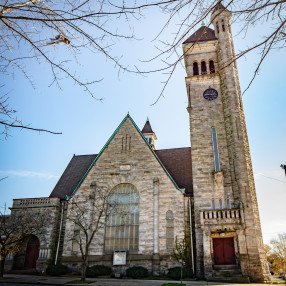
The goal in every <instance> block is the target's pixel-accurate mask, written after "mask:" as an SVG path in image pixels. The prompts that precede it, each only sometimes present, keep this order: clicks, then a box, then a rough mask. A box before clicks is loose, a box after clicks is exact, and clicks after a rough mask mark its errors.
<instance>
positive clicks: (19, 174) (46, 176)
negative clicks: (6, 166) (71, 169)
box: [0, 170, 59, 179]
mask: <svg viewBox="0 0 286 286" xmlns="http://www.w3.org/2000/svg"><path fill="white" fill-rule="evenodd" d="M0 174H3V175H5V176H15V177H26V178H41V179H55V178H59V176H57V175H54V174H50V173H41V172H33V171H22V170H8V171H0Z"/></svg>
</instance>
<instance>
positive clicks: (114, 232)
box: [104, 184, 140, 251]
mask: <svg viewBox="0 0 286 286" xmlns="http://www.w3.org/2000/svg"><path fill="white" fill-rule="evenodd" d="M108 201H109V203H110V205H111V210H110V213H109V215H108V217H107V218H106V225H105V241H104V246H105V251H113V250H138V244H139V203H140V197H139V193H138V191H137V189H136V188H135V187H134V186H133V185H131V184H120V185H117V186H116V187H114V188H113V190H112V191H111V193H110V196H109V198H108Z"/></svg>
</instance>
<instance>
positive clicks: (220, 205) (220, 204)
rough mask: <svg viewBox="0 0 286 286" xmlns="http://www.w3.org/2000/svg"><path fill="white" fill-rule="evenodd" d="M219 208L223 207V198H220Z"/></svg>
mask: <svg viewBox="0 0 286 286" xmlns="http://www.w3.org/2000/svg"><path fill="white" fill-rule="evenodd" d="M219 208H220V209H222V208H223V206H222V200H221V199H220V200H219Z"/></svg>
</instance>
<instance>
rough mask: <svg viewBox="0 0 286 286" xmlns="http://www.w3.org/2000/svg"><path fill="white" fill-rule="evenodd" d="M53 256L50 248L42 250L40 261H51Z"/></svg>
mask: <svg viewBox="0 0 286 286" xmlns="http://www.w3.org/2000/svg"><path fill="white" fill-rule="evenodd" d="M50 254H51V250H50V249H49V248H41V249H40V253H39V258H40V259H49V258H50Z"/></svg>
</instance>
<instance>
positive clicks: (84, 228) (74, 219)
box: [67, 184, 117, 281]
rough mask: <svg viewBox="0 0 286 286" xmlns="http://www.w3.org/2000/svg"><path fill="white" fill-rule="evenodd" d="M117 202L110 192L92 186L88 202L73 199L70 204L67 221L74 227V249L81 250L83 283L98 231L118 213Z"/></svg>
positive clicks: (82, 199) (81, 199)
mask: <svg viewBox="0 0 286 286" xmlns="http://www.w3.org/2000/svg"><path fill="white" fill-rule="evenodd" d="M116 206H117V202H116V199H115V198H114V197H113V196H110V191H106V190H105V189H104V188H95V184H94V185H92V188H91V190H90V194H89V197H88V199H87V200H85V199H84V198H75V197H73V198H72V199H71V201H70V202H69V207H68V214H67V220H68V221H70V222H71V223H72V225H73V227H74V235H73V237H72V238H71V240H72V243H73V248H74V249H75V250H77V248H78V249H79V252H80V258H81V264H82V267H81V281H85V279H86V269H87V266H88V257H89V249H90V246H91V243H92V242H93V240H94V238H95V236H96V234H97V233H98V231H99V230H100V229H102V228H104V227H105V223H106V219H107V218H108V216H109V214H110V213H112V212H114V211H116Z"/></svg>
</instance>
